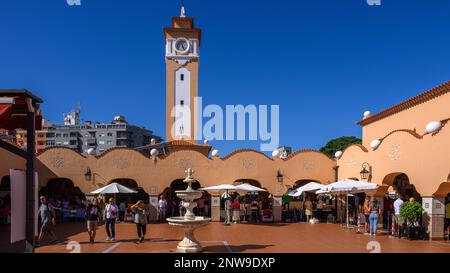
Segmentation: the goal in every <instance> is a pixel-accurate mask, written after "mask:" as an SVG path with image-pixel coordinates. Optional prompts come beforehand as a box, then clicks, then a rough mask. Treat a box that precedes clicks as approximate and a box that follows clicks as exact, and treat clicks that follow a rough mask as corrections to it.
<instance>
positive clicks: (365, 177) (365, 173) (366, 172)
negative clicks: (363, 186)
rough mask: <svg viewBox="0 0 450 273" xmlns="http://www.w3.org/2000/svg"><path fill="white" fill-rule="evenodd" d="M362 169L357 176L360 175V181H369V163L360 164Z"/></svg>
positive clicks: (370, 175)
mask: <svg viewBox="0 0 450 273" xmlns="http://www.w3.org/2000/svg"><path fill="white" fill-rule="evenodd" d="M362 168H363V169H362V170H361V172H359V174H360V175H361V179H363V180H367V181H370V179H371V178H372V166H370V164H369V163H367V162H364V163H363V164H362Z"/></svg>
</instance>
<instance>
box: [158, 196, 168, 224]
mask: <svg viewBox="0 0 450 273" xmlns="http://www.w3.org/2000/svg"><path fill="white" fill-rule="evenodd" d="M166 211H167V200H166V197H165V196H164V194H161V196H160V198H159V201H158V216H159V217H158V218H159V221H160V222H164V221H165V220H166Z"/></svg>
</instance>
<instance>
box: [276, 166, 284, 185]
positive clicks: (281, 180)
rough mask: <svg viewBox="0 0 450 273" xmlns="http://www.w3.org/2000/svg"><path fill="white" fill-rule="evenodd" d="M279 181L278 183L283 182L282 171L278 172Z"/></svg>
mask: <svg viewBox="0 0 450 273" xmlns="http://www.w3.org/2000/svg"><path fill="white" fill-rule="evenodd" d="M277 181H278V183H282V182H283V174H282V173H281V170H280V169H278V171H277Z"/></svg>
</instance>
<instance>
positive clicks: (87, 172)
mask: <svg viewBox="0 0 450 273" xmlns="http://www.w3.org/2000/svg"><path fill="white" fill-rule="evenodd" d="M84 178H85V179H86V181H91V179H92V172H91V169H90V168H87V170H86V173H85V174H84Z"/></svg>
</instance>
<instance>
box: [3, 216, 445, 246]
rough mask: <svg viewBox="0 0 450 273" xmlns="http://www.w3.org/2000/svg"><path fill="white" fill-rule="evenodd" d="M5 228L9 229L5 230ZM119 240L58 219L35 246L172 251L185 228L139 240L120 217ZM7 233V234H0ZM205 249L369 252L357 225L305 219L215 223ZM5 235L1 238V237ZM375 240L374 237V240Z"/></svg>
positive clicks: (201, 233)
mask: <svg viewBox="0 0 450 273" xmlns="http://www.w3.org/2000/svg"><path fill="white" fill-rule="evenodd" d="M2 231H5V230H2ZM116 232H117V235H116V238H117V241H116V242H106V241H105V230H104V226H100V227H99V230H98V235H97V241H98V242H97V243H96V244H94V245H91V244H89V243H88V241H89V239H88V235H87V233H85V223H83V222H77V223H66V224H61V225H58V227H57V234H58V236H59V239H60V240H61V241H63V242H62V243H60V244H57V245H48V241H49V239H47V240H46V241H44V242H43V244H42V246H41V247H39V248H37V250H36V252H38V253H47V252H70V251H72V249H70V248H69V249H67V243H68V242H70V241H76V242H79V243H80V247H81V248H80V251H81V252H110V253H121V252H140V253H153V252H159V253H161V252H162V253H170V252H174V251H175V249H176V245H177V243H178V241H179V240H181V238H182V230H181V229H178V228H175V227H171V226H169V225H168V224H149V225H148V234H147V236H146V237H147V240H146V241H145V242H144V243H142V244H136V238H135V236H136V230H135V226H134V224H130V223H120V224H118V225H117V227H116ZM2 237H3V238H5V237H8V236H2ZM196 237H197V239H199V240H200V241H201V242H202V244H203V246H204V250H205V252H216V253H217V252H223V253H227V252H235V253H246V252H247V253H249V252H253V253H256V252H258V253H259V252H264V253H270V252H294V253H296V252H327V253H328V252H334V253H349V252H350V253H351V252H359V253H368V252H370V250H368V249H367V247H368V246H367V245H368V243H369V242H370V241H371V239H370V237H369V236H367V235H362V234H356V233H355V230H351V229H350V230H348V229H344V228H342V227H341V226H340V225H334V224H318V225H310V224H306V223H292V224H281V223H280V224H254V225H253V224H235V225H231V226H225V225H223V224H221V223H211V224H210V225H208V226H205V227H202V228H200V229H198V230H196ZM2 241H3V240H2ZM376 241H377V242H378V243H379V245H380V247H381V252H383V253H384V252H447V253H450V243H448V242H447V241H439V242H437V241H434V242H431V241H408V240H406V239H397V238H393V237H390V236H387V235H378V236H377V237H376ZM375 244H376V243H375Z"/></svg>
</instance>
